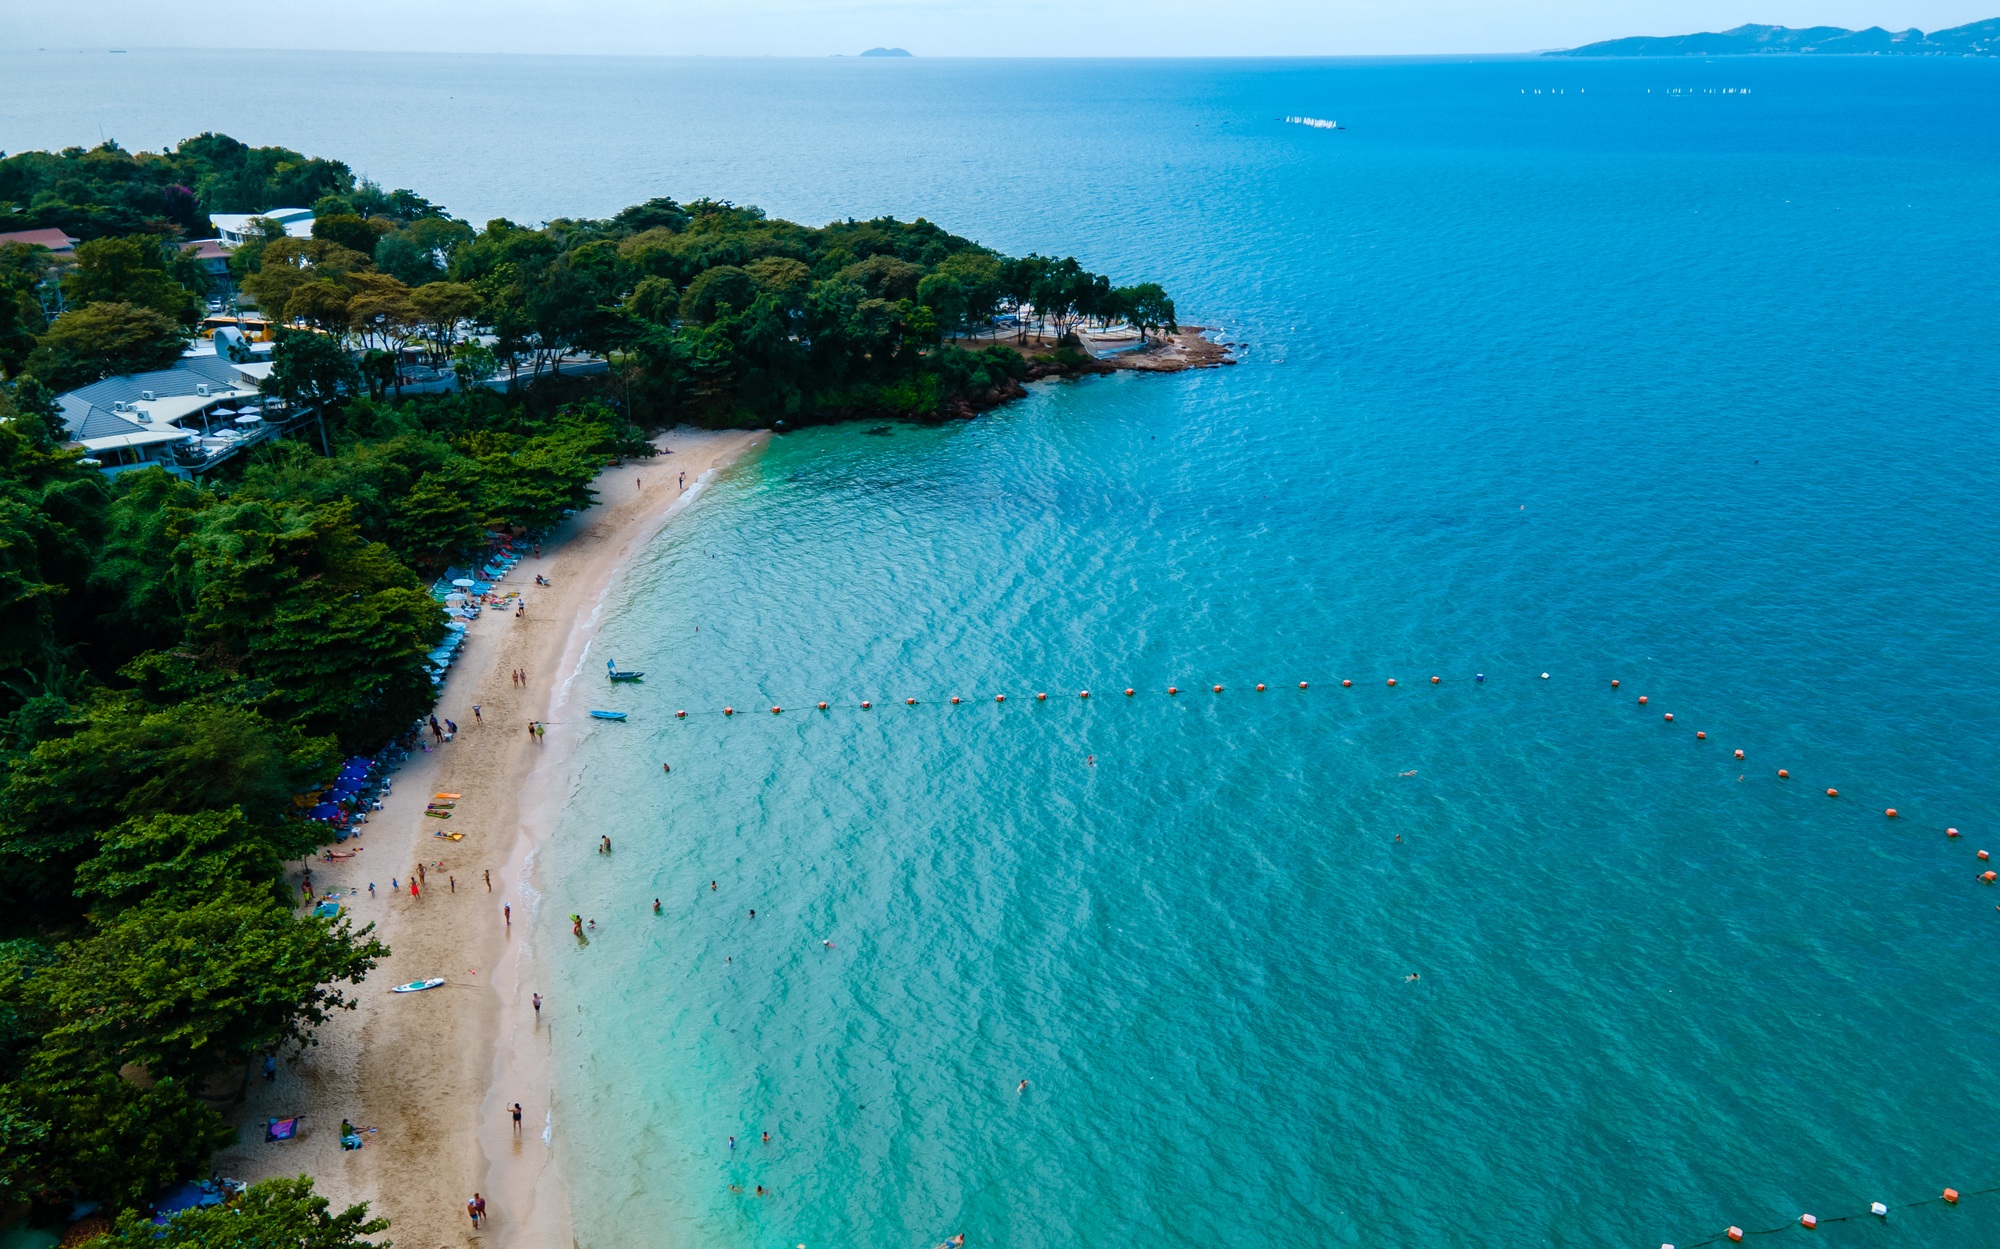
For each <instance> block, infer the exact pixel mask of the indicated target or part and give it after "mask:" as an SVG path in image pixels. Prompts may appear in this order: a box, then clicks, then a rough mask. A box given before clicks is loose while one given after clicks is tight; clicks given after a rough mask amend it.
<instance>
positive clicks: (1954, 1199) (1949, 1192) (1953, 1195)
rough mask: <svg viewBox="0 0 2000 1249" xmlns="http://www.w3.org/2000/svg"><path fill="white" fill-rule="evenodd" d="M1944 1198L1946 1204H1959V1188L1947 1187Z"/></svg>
mask: <svg viewBox="0 0 2000 1249" xmlns="http://www.w3.org/2000/svg"><path fill="white" fill-rule="evenodd" d="M1944 1200H1945V1204H1946V1205H1949V1206H1955V1205H1957V1204H1958V1190H1957V1189H1955V1188H1947V1189H1945V1190H1944Z"/></svg>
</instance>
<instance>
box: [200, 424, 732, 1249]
mask: <svg viewBox="0 0 2000 1249" xmlns="http://www.w3.org/2000/svg"><path fill="white" fill-rule="evenodd" d="M768 437H769V435H768V433H765V432H763V431H719V432H718V431H701V430H690V429H685V428H683V429H675V430H672V431H669V432H668V433H667V434H664V435H662V436H660V437H658V438H655V439H654V442H655V445H660V446H662V447H672V448H673V453H672V456H671V458H669V457H667V456H665V455H662V456H658V457H655V458H653V459H651V460H646V461H642V462H633V463H628V464H624V465H620V466H615V467H611V468H607V469H605V470H604V471H603V472H602V473H600V474H599V475H598V477H597V479H596V481H595V483H594V487H595V489H596V490H597V492H598V496H599V502H598V504H597V505H596V506H594V507H592V508H591V509H590V510H589V511H588V512H584V513H582V514H579V515H577V516H575V517H572V518H570V519H569V520H568V521H566V522H565V524H564V525H563V526H562V527H561V528H560V529H558V530H557V531H556V532H555V534H553V535H551V537H550V538H549V539H548V540H546V541H545V542H544V543H543V552H542V554H541V556H540V557H539V558H537V557H534V556H532V555H531V556H529V557H527V558H525V559H523V560H522V562H521V564H520V565H519V566H518V567H517V568H516V569H515V570H514V572H513V573H512V574H511V575H510V576H509V578H508V580H507V582H506V583H505V588H506V589H510V590H519V591H520V592H521V595H522V598H523V599H524V600H525V601H526V607H527V610H526V614H525V615H524V616H522V617H521V618H519V619H516V618H514V617H513V615H512V613H510V612H507V611H505V610H504V609H502V608H489V609H488V610H487V611H486V612H485V613H484V614H483V615H482V616H481V618H480V619H479V620H477V621H474V622H472V624H471V627H470V628H469V629H468V631H467V634H468V638H467V640H468V645H467V647H466V654H465V655H464V657H463V658H462V659H461V660H460V662H459V663H458V664H457V665H455V666H454V668H453V669H452V671H451V672H450V674H449V675H448V676H447V678H446V682H445V685H444V688H443V689H442V690H441V691H440V692H439V695H438V701H437V711H436V714H437V715H438V717H439V718H440V719H445V718H450V719H453V720H456V721H458V728H459V732H458V734H457V735H456V737H455V738H454V739H453V740H452V741H450V742H446V743H443V744H441V745H438V746H435V747H434V748H433V749H432V750H431V751H429V752H428V753H418V754H416V755H415V756H414V757H413V758H412V759H411V760H410V761H409V762H408V763H406V764H405V765H404V766H403V768H402V769H401V770H400V771H398V772H397V773H395V775H394V788H393V792H392V793H391V794H389V795H387V796H386V797H385V798H384V801H383V805H382V810H380V811H378V812H375V813H373V814H372V815H371V817H370V819H369V821H368V823H367V824H366V825H364V826H363V827H362V829H361V832H362V834H363V835H362V836H360V837H359V838H358V839H355V838H350V839H349V842H348V844H347V847H346V848H348V849H357V850H359V851H361V853H357V854H356V855H355V857H353V858H351V859H348V860H345V861H341V862H334V863H328V862H325V861H318V860H316V861H314V862H313V864H312V867H313V876H314V883H315V885H316V886H318V887H320V888H321V889H325V888H328V887H332V888H339V889H343V890H346V889H353V890H357V891H358V892H357V893H355V894H353V895H351V896H350V897H349V899H348V910H349V913H350V915H351V917H352V919H353V920H354V922H355V925H356V927H357V928H358V927H360V926H361V925H363V924H367V923H370V922H372V923H374V924H375V925H376V932H377V934H378V935H379V936H381V938H382V939H383V941H384V942H385V943H387V944H388V945H389V947H390V949H391V951H392V953H391V955H390V957H389V958H387V959H385V960H383V962H382V964H381V966H379V967H378V968H376V970H375V971H374V972H372V973H371V974H370V975H369V977H368V979H367V980H366V981H364V982H363V983H362V984H361V985H360V986H358V987H357V988H355V989H354V990H353V991H352V993H351V995H350V996H351V999H352V1000H353V1001H354V1002H355V1003H356V1009H354V1010H353V1011H342V1012H339V1013H338V1014H336V1016H335V1017H334V1018H332V1019H330V1020H329V1021H328V1022H327V1024H326V1025H325V1026H324V1027H322V1028H321V1029H320V1035H319V1044H318V1045H317V1046H315V1047H313V1048H311V1049H308V1050H305V1051H304V1052H303V1053H298V1054H293V1055H290V1056H287V1057H286V1058H284V1059H283V1060H282V1061H281V1062H280V1069H279V1074H278V1078H277V1080H276V1081H275V1082H272V1083H266V1082H264V1081H261V1080H252V1081H251V1083H250V1085H249V1088H248V1091H247V1093H246V1095H245V1097H244V1099H243V1101H242V1102H241V1103H240V1104H239V1105H238V1106H236V1107H235V1118H236V1123H237V1128H238V1140H237V1142H236V1144H234V1145H232V1146H230V1147H228V1148H226V1149H224V1150H222V1151H220V1152H218V1153H217V1154H216V1156H215V1159H214V1162H213V1166H214V1167H215V1169H216V1170H218V1171H220V1172H222V1173H224V1174H229V1175H234V1176H238V1177H241V1178H244V1179H247V1180H257V1179H263V1178H267V1177H269V1176H274V1175H297V1174H299V1173H300V1172H302V1171H303V1172H306V1173H309V1174H311V1175H313V1177H314V1178H315V1181H316V1183H317V1188H318V1191H319V1192H320V1194H321V1195H323V1196H324V1197H326V1198H327V1200H328V1201H329V1202H330V1203H331V1204H332V1205H333V1207H334V1208H335V1209H341V1208H343V1207H344V1206H346V1205H347V1204H350V1203H353V1202H357V1201H367V1202H368V1203H369V1207H370V1209H371V1211H373V1212H374V1213H377V1214H380V1215H383V1216H385V1217H387V1218H389V1219H390V1220H391V1221H392V1225H391V1227H390V1230H389V1232H388V1235H389V1236H390V1238H391V1239H393V1240H394V1241H395V1242H396V1243H397V1244H399V1245H402V1246H405V1249H410V1247H413V1246H419V1245H422V1246H432V1245H451V1244H470V1243H474V1242H475V1241H477V1240H479V1239H481V1238H483V1237H485V1236H487V1235H494V1234H497V1236H498V1238H499V1240H500V1242H501V1243H502V1244H506V1243H510V1242H518V1243H522V1244H535V1245H543V1244H550V1245H553V1244H559V1243H563V1241H564V1240H565V1239H566V1238H567V1237H568V1235H569V1231H568V1222H569V1206H568V1202H567V1189H566V1186H565V1185H564V1184H563V1183H562V1177H561V1175H560V1173H559V1170H558V1169H557V1168H555V1167H553V1166H552V1165H551V1163H552V1162H553V1157H554V1133H553V1125H554V1108H555V1107H554V1089H553V1081H552V1078H551V1077H552V1070H551V1056H550V1054H549V1049H548V1037H547V1034H546V1033H543V1032H542V1031H541V1029H540V1028H539V1026H538V1025H539V1021H538V1019H537V1018H536V1017H535V1015H534V1013H533V1011H532V1009H531V1007H530V1004H529V997H528V995H529V994H530V993H532V992H535V991H537V990H539V991H541V992H542V993H543V995H544V997H548V996H549V993H548V990H547V987H546V986H545V985H541V984H538V983H536V982H535V979H534V978H535V977H536V976H538V975H542V974H544V972H545V969H544V968H543V967H542V966H541V965H540V964H538V963H537V962H536V960H535V952H536V951H535V945H534V939H533V938H534V934H535V932H536V929H535V928H534V927H533V925H534V924H535V923H536V922H537V912H538V910H539V901H540V894H539V891H538V890H537V889H536V887H535V873H536V871H537V869H538V864H539V852H540V850H541V848H542V847H543V846H544V845H545V844H546V841H547V838H548V836H549V834H550V833H551V831H552V830H553V828H554V826H555V820H556V818H557V816H559V814H560V811H561V806H562V798H563V796H564V795H565V793H566V789H567V780H568V777H569V776H570V764H571V757H572V752H573V749H574V746H575V744H576V742H577V740H578V738H579V734H578V732H577V731H576V729H575V727H574V726H565V725H562V724H560V723H558V721H560V719H561V718H562V717H561V710H562V708H563V707H564V706H565V704H566V703H567V702H568V700H570V699H571V698H572V697H573V696H574V693H575V691H574V686H575V683H576V679H577V677H578V676H579V675H581V674H582V673H583V670H584V656H585V655H586V654H587V653H588V649H589V646H590V643H591V640H592V639H593V638H594V636H595V633H596V627H597V623H598V620H599V618H600V616H601V614H602V610H603V606H604V603H605V601H606V599H607V598H608V596H609V594H610V592H611V590H612V589H613V588H614V587H615V586H616V584H617V582H618V578H619V575H620V574H621V573H622V571H623V570H624V568H625V566H626V564H627V562H628V558H629V556H630V555H631V554H632V552H633V551H634V550H635V549H637V548H639V547H640V546H642V545H643V544H644V543H646V542H649V541H651V540H652V539H653V538H654V537H656V536H657V535H658V534H659V533H660V532H661V531H662V530H664V529H665V527H666V526H667V525H668V524H670V523H671V522H672V520H673V518H674V517H675V516H677V515H678V514H679V513H680V512H681V511H683V510H685V508H687V507H688V506H691V505H692V504H693V503H694V501H695V500H697V499H698V498H699V497H700V496H701V494H702V493H703V492H704V490H705V488H706V487H707V485H708V484H709V483H710V482H712V481H713V480H714V478H715V476H716V475H717V474H719V473H720V472H722V471H723V470H725V469H726V468H728V467H729V466H730V465H732V464H733V463H735V462H736V461H737V460H738V459H740V458H741V456H742V455H743V454H744V453H746V452H748V451H750V450H752V449H754V448H755V447H757V446H759V445H761V444H762V443H763V442H764V440H765V439H767V438H768ZM682 472H686V473H687V474H688V476H689V477H690V478H691V480H690V481H689V482H688V485H687V488H686V490H685V492H683V491H682V490H681V489H680V487H679V485H678V477H679V474H681V473H682ZM648 477H651V478H652V479H653V484H650V485H643V483H644V482H645V479H646V478H648ZM642 485H643V488H641V487H642ZM537 573H540V574H542V575H544V576H548V577H549V578H550V579H551V581H552V582H553V584H552V585H551V586H546V587H544V586H537V585H535V584H534V576H535V575H536V574H537ZM517 668H519V669H525V670H526V671H527V673H528V685H527V687H526V688H525V689H524V688H522V687H519V686H517V685H515V684H514V682H513V680H512V672H513V671H514V670H515V669H517ZM503 679H505V680H506V681H507V684H505V685H502V684H501V683H500V682H501V681H502V680H503ZM474 704H479V705H480V706H481V709H482V714H481V716H480V717H479V718H477V719H475V718H474V717H473V714H472V707H473V705H474ZM533 719H541V720H544V721H546V722H548V724H549V729H548V733H547V736H546V737H545V738H543V739H542V741H541V742H540V743H536V742H535V741H534V740H533V739H530V738H529V737H528V735H527V733H526V732H525V727H526V724H527V722H528V721H529V720H533ZM433 792H454V793H459V794H461V795H462V797H461V798H460V799H459V800H458V803H457V807H456V809H455V810H454V812H453V815H454V817H455V819H454V823H452V824H448V825H447V824H443V823H442V822H434V821H432V820H430V819H427V818H425V816H424V814H423V809H424V804H425V803H426V802H427V801H428V800H429V796H430V794H432V793H433ZM447 832H448V833H464V834H466V836H465V838H464V839H463V840H462V841H458V842H452V841H449V840H446V839H444V838H443V837H440V836H437V835H436V834H439V833H447ZM420 861H421V862H423V863H424V864H425V865H426V868H427V881H426V884H425V887H424V889H423V891H422V893H423V896H422V897H420V898H412V897H410V896H409V895H408V892H407V877H408V876H409V874H410V872H411V871H412V870H413V868H414V866H415V865H416V864H417V863H418V862H420ZM431 873H434V874H431ZM487 873H490V874H491V875H492V878H493V879H492V893H491V894H488V893H487V887H486V883H485V875H486V874H487ZM459 875H463V876H465V877H466V880H464V881H455V880H454V879H453V878H455V877H456V876H459ZM440 877H443V879H440ZM300 878H301V873H300V872H299V871H298V870H297V869H294V870H293V871H292V872H290V873H288V881H289V882H290V883H291V885H292V887H293V888H296V887H297V882H298V881H299V880H300ZM391 879H394V880H397V881H399V882H403V891H402V892H400V893H397V892H392V891H391V890H390V889H389V888H388V885H389V883H390V881H391ZM371 882H372V883H373V884H374V885H375V887H376V889H377V893H376V894H375V895H373V896H371V895H370V894H369V892H368V886H369V885H370V883H371ZM461 885H462V886H463V888H459V887H458V886H461ZM503 905H511V906H512V907H513V910H514V912H515V914H514V917H513V918H514V923H513V924H512V925H511V926H509V925H508V924H506V923H505V922H504V920H503V917H502V913H501V907H502V906H503ZM425 976H443V977H445V978H446V979H447V984H446V986H445V987H443V988H442V989H439V990H434V991H432V992H429V993H421V994H410V995H401V996H391V995H390V994H389V993H388V986H390V985H393V984H399V983H402V982H404V981H408V980H415V979H418V978H421V977H425ZM515 1101H520V1102H521V1103H522V1104H523V1106H524V1110H525V1114H524V1122H523V1125H522V1127H523V1131H522V1133H521V1136H520V1138H519V1139H518V1140H517V1139H516V1138H515V1137H514V1134H513V1128H512V1122H511V1116H510V1114H509V1112H508V1109H507V1108H508V1107H509V1106H511V1105H512V1103H514V1102H515ZM291 1115H300V1116H303V1117H304V1122H303V1123H302V1124H301V1127H300V1132H299V1136H298V1138H297V1139H295V1140H292V1141H288V1142H284V1143H280V1144H271V1143H266V1142H264V1141H263V1140H262V1139H261V1138H262V1135H263V1133H262V1130H261V1129H262V1126H263V1121H264V1119H265V1118H266V1117H285V1116H291ZM343 1117H345V1118H348V1119H351V1120H352V1121H353V1122H354V1123H356V1124H357V1125H358V1126H360V1127H361V1128H363V1129H364V1140H365V1142H366V1144H365V1145H364V1147H363V1148H362V1149H361V1150H359V1151H343V1150H341V1149H340V1147H339V1135H340V1133H339V1124H340V1121H341V1119H342V1118H343ZM475 1191H477V1192H479V1193H481V1194H483V1195H484V1196H485V1197H486V1200H487V1205H488V1210H489V1218H488V1222H487V1226H486V1227H485V1228H483V1229H479V1230H477V1231H475V1229H474V1228H473V1227H472V1226H471V1223H470V1221H469V1220H468V1219H467V1217H466V1213H465V1201H466V1199H467V1198H469V1197H470V1196H471V1195H472V1193H473V1192H475Z"/></svg>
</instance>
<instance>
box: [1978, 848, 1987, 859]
mask: <svg viewBox="0 0 2000 1249" xmlns="http://www.w3.org/2000/svg"><path fill="white" fill-rule="evenodd" d="M1979 857H1980V858H1982V859H1983V858H1985V857H1986V852H1985V851H1984V850H1981V851H1980V852H1979Z"/></svg>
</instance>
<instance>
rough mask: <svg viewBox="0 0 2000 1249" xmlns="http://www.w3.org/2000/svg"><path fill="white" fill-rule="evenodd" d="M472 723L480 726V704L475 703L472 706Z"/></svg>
mask: <svg viewBox="0 0 2000 1249" xmlns="http://www.w3.org/2000/svg"><path fill="white" fill-rule="evenodd" d="M472 722H473V723H474V724H478V723H479V704H478V703H474V704H472Z"/></svg>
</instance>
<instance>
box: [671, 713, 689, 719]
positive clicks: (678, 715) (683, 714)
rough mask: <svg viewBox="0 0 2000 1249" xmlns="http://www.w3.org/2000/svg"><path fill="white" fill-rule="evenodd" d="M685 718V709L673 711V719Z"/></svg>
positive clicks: (686, 716) (686, 714) (686, 715)
mask: <svg viewBox="0 0 2000 1249" xmlns="http://www.w3.org/2000/svg"><path fill="white" fill-rule="evenodd" d="M687 718H688V713H687V712H685V711H676V712H675V713H674V719H676V720H685V719H687Z"/></svg>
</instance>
